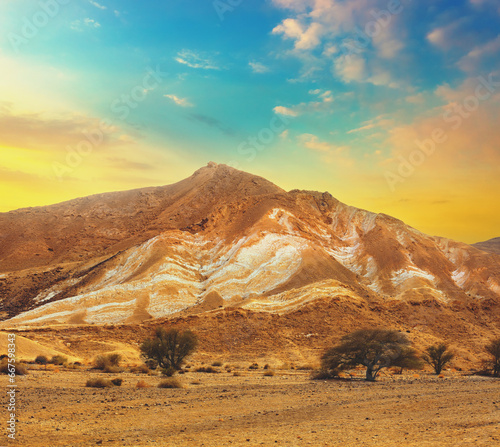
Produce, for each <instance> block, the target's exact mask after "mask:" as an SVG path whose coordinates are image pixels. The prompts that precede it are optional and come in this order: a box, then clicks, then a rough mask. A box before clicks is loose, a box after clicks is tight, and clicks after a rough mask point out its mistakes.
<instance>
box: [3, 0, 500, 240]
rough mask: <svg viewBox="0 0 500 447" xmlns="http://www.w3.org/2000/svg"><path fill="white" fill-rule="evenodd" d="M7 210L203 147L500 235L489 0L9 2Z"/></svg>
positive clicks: (461, 231)
mask: <svg viewBox="0 0 500 447" xmlns="http://www.w3.org/2000/svg"><path fill="white" fill-rule="evenodd" d="M0 30H1V33H0V212H7V211H9V210H13V209H17V208H23V207H31V206H40V205H48V204H52V203H57V202H61V201H64V200H69V199H72V198H75V197H82V196H87V195H90V194H95V193H100V192H107V191H117V190H127V189H133V188H140V187H145V186H153V185H164V184H170V183H174V182H176V181H179V180H182V179H183V178H185V177H188V176H189V175H191V174H192V173H193V172H194V171H195V170H197V169H199V168H200V167H202V166H204V165H206V164H207V163H208V162H209V161H215V162H217V163H225V164H229V165H231V166H234V167H236V168H238V169H241V170H244V171H248V172H251V173H254V174H257V175H261V176H263V177H265V178H267V179H268V180H270V181H272V182H273V183H275V184H277V185H279V186H281V187H282V188H284V189H287V190H291V189H308V190H318V191H328V192H330V193H331V194H332V195H333V196H334V197H336V198H337V199H339V200H341V201H343V202H345V203H347V204H349V205H352V206H356V207H359V208H364V209H368V210H370V211H374V212H379V213H385V214H389V215H392V216H394V217H397V218H399V219H401V220H403V221H405V222H406V223H407V224H409V225H411V226H413V227H415V228H417V229H419V230H421V231H423V232H425V233H428V234H431V235H438V236H444V237H449V238H453V239H457V240H461V241H464V242H468V243H473V242H478V241H481V240H486V239H489V238H493V237H498V236H500V229H499V226H500V225H499V224H500V207H499V206H498V204H499V198H500V197H499V196H500V194H499V192H500V175H499V174H500V170H499V167H500V128H499V123H500V120H499V118H500V116H499V115H500V114H499V111H500V4H499V3H498V1H497V0H453V1H452V0H422V1H415V0H345V1H341V0H251V1H250V0H168V1H162V2H158V1H142V2H139V1H137V0H99V1H93V0H92V1H90V0H41V1H33V0H29V1H28V0H3V1H2V2H1V3H0Z"/></svg>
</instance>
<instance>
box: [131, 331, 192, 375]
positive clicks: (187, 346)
mask: <svg viewBox="0 0 500 447" xmlns="http://www.w3.org/2000/svg"><path fill="white" fill-rule="evenodd" d="M197 345H198V337H197V336H196V335H195V334H194V333H193V332H191V331H189V330H186V331H184V332H182V333H181V332H179V331H178V330H177V329H170V330H168V331H166V330H165V329H164V328H162V327H158V328H157V329H156V333H155V337H153V338H150V339H147V340H145V341H144V342H143V343H142V344H141V346H140V349H141V351H142V355H143V356H144V357H145V358H146V359H152V360H155V361H156V362H158V365H159V366H160V367H162V368H168V367H170V366H171V367H173V368H175V369H180V368H181V366H182V364H183V363H184V361H185V359H186V357H188V356H189V355H190V354H191V353H193V352H194V351H195V349H196V347H197Z"/></svg>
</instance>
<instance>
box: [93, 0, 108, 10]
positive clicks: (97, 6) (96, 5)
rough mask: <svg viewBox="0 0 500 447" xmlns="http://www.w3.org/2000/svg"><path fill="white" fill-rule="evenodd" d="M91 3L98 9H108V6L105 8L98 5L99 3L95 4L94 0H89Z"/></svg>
mask: <svg viewBox="0 0 500 447" xmlns="http://www.w3.org/2000/svg"><path fill="white" fill-rule="evenodd" d="M89 3H90V4H91V5H94V6H95V7H96V8H99V9H108V7H107V6H103V5H101V4H99V3H97V2H94V1H93V0H89Z"/></svg>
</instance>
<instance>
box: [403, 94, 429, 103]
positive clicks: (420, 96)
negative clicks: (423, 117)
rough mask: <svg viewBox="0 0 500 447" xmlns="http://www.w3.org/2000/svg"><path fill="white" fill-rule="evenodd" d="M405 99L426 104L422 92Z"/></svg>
mask: <svg viewBox="0 0 500 447" xmlns="http://www.w3.org/2000/svg"><path fill="white" fill-rule="evenodd" d="M405 101H406V102H409V103H410V104H424V102H425V99H424V95H423V94H422V93H417V94H416V95H411V96H407V97H406V98H405Z"/></svg>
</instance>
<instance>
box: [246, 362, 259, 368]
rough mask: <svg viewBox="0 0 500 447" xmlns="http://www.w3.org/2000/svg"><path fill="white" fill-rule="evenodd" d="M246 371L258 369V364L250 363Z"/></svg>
mask: <svg viewBox="0 0 500 447" xmlns="http://www.w3.org/2000/svg"><path fill="white" fill-rule="evenodd" d="M248 369H259V364H258V363H252V364H251V365H250V366H249V367H248Z"/></svg>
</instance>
